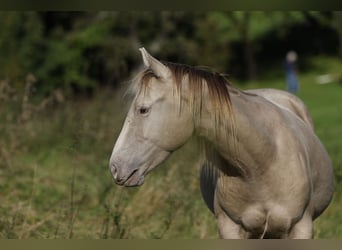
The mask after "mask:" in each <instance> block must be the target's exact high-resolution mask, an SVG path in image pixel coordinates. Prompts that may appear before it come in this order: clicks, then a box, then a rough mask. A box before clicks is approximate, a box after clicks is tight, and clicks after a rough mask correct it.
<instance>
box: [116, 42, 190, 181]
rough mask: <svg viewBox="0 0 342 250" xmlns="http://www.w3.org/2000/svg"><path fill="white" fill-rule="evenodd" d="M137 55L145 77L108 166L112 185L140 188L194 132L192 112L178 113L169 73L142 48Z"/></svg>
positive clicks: (140, 79)
mask: <svg viewBox="0 0 342 250" xmlns="http://www.w3.org/2000/svg"><path fill="white" fill-rule="evenodd" d="M140 51H141V53H142V57H143V61H144V64H145V66H146V67H148V71H145V72H146V73H148V75H147V74H145V77H144V76H142V77H140V78H139V80H138V81H139V82H138V83H137V84H138V91H137V93H136V95H135V98H134V100H133V103H132V104H131V107H130V110H129V112H128V114H127V117H126V120H125V123H124V125H123V128H122V130H121V133H120V135H119V137H118V139H117V141H116V143H115V146H114V149H113V152H112V156H111V158H110V164H109V167H110V170H111V172H112V174H113V177H114V179H115V182H116V183H117V184H119V185H124V186H139V185H141V184H143V182H144V176H145V175H146V174H147V173H148V172H150V171H151V170H152V169H153V168H155V167H156V166H157V165H159V164H160V163H161V162H162V161H164V160H165V159H166V158H167V157H168V156H169V155H170V153H172V152H173V151H174V150H176V149H177V148H179V147H180V146H182V145H183V144H184V143H185V142H186V141H187V140H188V139H189V138H190V137H191V135H192V133H193V130H194V124H193V120H192V115H191V112H190V111H189V110H187V109H184V108H182V109H180V101H179V98H176V96H177V95H175V94H174V93H175V84H174V82H173V81H174V77H173V76H172V72H171V71H170V69H169V68H168V67H167V66H165V65H164V64H163V63H161V62H160V61H158V60H157V59H155V58H154V57H152V56H151V55H149V54H148V53H147V51H146V50H145V49H144V48H142V49H140ZM147 76H148V77H147ZM178 97H180V96H179V95H178Z"/></svg>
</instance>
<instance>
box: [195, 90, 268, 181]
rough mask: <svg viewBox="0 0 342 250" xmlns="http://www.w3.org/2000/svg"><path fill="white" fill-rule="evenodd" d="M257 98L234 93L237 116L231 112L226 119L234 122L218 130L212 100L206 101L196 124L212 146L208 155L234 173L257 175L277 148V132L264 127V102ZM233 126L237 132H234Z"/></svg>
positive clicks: (234, 106) (198, 132)
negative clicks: (275, 138) (214, 120)
mask: <svg viewBox="0 0 342 250" xmlns="http://www.w3.org/2000/svg"><path fill="white" fill-rule="evenodd" d="M254 98H257V97H252V96H250V97H249V96H246V95H245V94H242V93H240V92H239V91H236V92H234V93H232V94H231V100H232V107H233V112H234V117H235V118H234V119H232V116H231V115H227V117H224V120H225V121H226V122H234V124H233V126H219V127H218V128H216V129H215V125H214V124H213V117H212V113H213V112H212V111H211V110H210V108H211V106H210V103H204V107H205V108H204V109H203V110H202V115H201V118H200V121H199V123H198V125H197V127H196V130H197V135H199V136H200V137H202V138H205V141H207V143H206V144H208V145H210V146H209V147H208V146H207V147H206V148H210V150H209V151H208V150H207V151H208V152H210V153H207V158H208V157H209V158H211V160H213V161H215V162H216V163H217V164H218V165H220V166H218V167H219V168H221V169H224V168H226V170H227V171H228V172H230V173H233V174H236V173H238V174H240V175H253V174H254V172H255V171H262V169H260V168H264V167H266V166H267V161H269V160H271V159H272V154H273V153H274V150H275V147H274V142H273V141H272V140H271V138H272V135H271V134H272V133H273V131H269V130H268V129H267V128H266V127H264V125H265V124H264V122H263V121H262V119H264V118H265V117H263V115H262V114H263V112H262V110H260V108H262V106H263V105H262V103H260V100H258V99H254ZM207 99H208V98H207ZM260 105H261V106H260ZM232 127H233V128H235V131H231V129H232ZM227 130H228V131H227ZM217 158H219V160H217ZM255 168H258V169H255ZM228 174H229V173H228Z"/></svg>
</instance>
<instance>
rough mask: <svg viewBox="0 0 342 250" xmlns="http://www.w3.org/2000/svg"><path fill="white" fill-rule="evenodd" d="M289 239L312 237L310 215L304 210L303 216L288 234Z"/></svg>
mask: <svg viewBox="0 0 342 250" xmlns="http://www.w3.org/2000/svg"><path fill="white" fill-rule="evenodd" d="M289 238H290V239H312V238H313V222H312V217H311V215H310V214H309V213H308V212H307V211H306V212H305V213H304V215H303V217H302V218H301V219H300V220H299V221H298V222H297V224H295V225H294V226H293V227H292V229H291V231H290V234H289Z"/></svg>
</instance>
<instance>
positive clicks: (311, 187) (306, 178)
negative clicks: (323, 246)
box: [109, 48, 334, 238]
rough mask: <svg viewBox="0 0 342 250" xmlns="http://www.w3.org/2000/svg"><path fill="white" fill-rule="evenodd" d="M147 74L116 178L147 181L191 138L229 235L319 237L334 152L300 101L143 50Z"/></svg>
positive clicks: (113, 164) (123, 138)
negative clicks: (198, 143) (245, 87)
mask: <svg viewBox="0 0 342 250" xmlns="http://www.w3.org/2000/svg"><path fill="white" fill-rule="evenodd" d="M140 50H141V53H142V57H143V61H144V64H145V66H146V67H147V69H146V70H144V71H143V72H141V73H140V74H139V75H138V76H137V78H136V81H135V84H134V85H133V86H132V89H133V90H134V92H135V98H134V100H133V103H132V105H131V107H130V110H129V112H128V114H127V117H126V120H125V122H124V125H123V128H122V131H121V133H120V135H119V137H118V139H117V141H116V143H115V146H114V149H113V152H112V155H111V158H110V164H109V167H110V170H111V172H112V174H113V177H114V179H115V182H116V183H117V184H119V185H124V186H139V185H142V184H143V182H144V178H145V176H146V174H147V173H149V172H150V171H151V170H152V169H153V168H155V167H156V166H157V165H159V164H160V163H161V162H163V161H164V160H165V159H166V158H167V157H168V156H169V155H170V154H171V153H172V152H173V151H175V150H177V149H179V148H180V147H182V145H184V144H185V143H186V142H187V141H188V140H189V139H190V137H192V136H196V137H198V138H201V139H202V141H203V144H204V145H205V147H204V148H205V150H204V151H205V152H204V156H203V164H202V167H201V173H200V185H201V191H202V195H203V198H204V200H205V202H206V204H207V206H208V207H209V209H210V210H211V211H212V212H213V213H214V214H215V217H216V219H217V225H218V230H219V234H220V236H221V237H222V238H312V237H313V220H314V219H315V218H317V217H318V216H319V215H320V214H321V213H322V212H323V211H324V210H325V209H326V208H327V206H328V204H329V203H330V201H331V199H332V196H333V192H334V177H333V171H332V166H331V161H330V159H329V156H328V154H327V152H326V150H325V148H324V146H323V145H322V143H321V142H320V140H319V139H318V138H317V136H316V135H315V133H314V128H313V123H312V120H311V117H310V115H309V113H308V111H307V109H306V107H305V106H304V104H303V103H302V101H301V100H299V99H298V98H297V97H295V96H293V95H291V94H289V93H287V92H283V91H280V90H273V89H257V90H249V91H241V90H239V89H237V88H234V87H232V86H231V85H230V84H229V82H228V81H227V79H226V78H225V77H224V76H222V75H221V74H218V73H215V72H210V71H207V70H203V69H200V68H196V67H191V66H187V65H181V64H174V63H169V62H160V61H158V60H157V59H155V58H154V57H152V56H151V55H150V54H149V53H148V52H147V51H146V50H145V49H144V48H142V49H140Z"/></svg>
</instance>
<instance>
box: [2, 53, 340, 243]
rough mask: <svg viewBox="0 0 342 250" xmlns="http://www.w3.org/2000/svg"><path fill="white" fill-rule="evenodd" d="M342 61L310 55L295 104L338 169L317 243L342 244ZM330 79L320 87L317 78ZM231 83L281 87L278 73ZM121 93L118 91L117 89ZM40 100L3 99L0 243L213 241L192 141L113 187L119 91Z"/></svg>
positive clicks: (122, 101)
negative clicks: (133, 180) (129, 183)
mask: <svg viewBox="0 0 342 250" xmlns="http://www.w3.org/2000/svg"><path fill="white" fill-rule="evenodd" d="M341 69H342V61H341V60H340V59H337V58H325V57H317V58H313V59H312V62H311V66H310V67H309V69H308V70H307V71H305V72H299V79H300V92H299V93H298V95H299V97H300V98H302V100H303V101H304V102H305V103H306V104H307V106H308V108H309V110H310V112H311V115H312V117H313V120H314V123H315V130H316V133H317V135H318V137H319V138H320V139H321V140H322V142H323V143H324V145H325V146H326V148H327V150H328V152H329V154H330V156H331V159H332V162H333V165H334V170H335V180H336V193H335V195H334V198H333V201H332V203H331V205H330V206H329V208H328V209H327V210H326V211H325V212H324V213H323V215H322V216H321V217H319V218H318V219H317V220H316V221H315V238H321V239H340V238H342V184H341V181H342V154H341V149H342V140H341V135H342V82H341V78H342V71H341ZM326 74H330V76H331V80H330V82H329V83H327V84H318V78H317V77H318V76H320V75H326ZM232 82H233V85H235V86H237V87H239V88H243V89H248V88H262V87H273V88H279V89H284V88H285V83H284V76H283V75H282V74H281V73H278V74H274V76H270V77H268V78H267V79H260V80H258V81H255V82H247V83H241V82H237V81H234V80H233V81H232ZM124 88H125V86H124V84H123V87H122V89H124ZM45 101H46V102H45V103H46V105H44V103H43V102H44V100H43V101H37V100H36V99H35V98H34V95H33V96H32V95H30V94H27V93H26V92H25V91H24V92H16V93H12V94H11V93H7V95H5V96H3V97H2V98H0V238H11V239H12V238H14V239H27V238H34V239H61V238H62V239H65V238H75V239H98V238H102V239H106V238H115V239H116V238H125V239H127V238H128V239H132V238H139V239H151V238H153V239H155V238H158V239H159V238H162V239H169V238H172V239H173V238H181V239H183V238H196V239H197V238H201V239H203V238H211V239H215V238H218V233H217V230H216V224H215V218H214V216H213V215H212V214H211V213H210V211H209V209H208V208H207V207H206V206H205V204H204V201H203V200H202V197H201V194H200V189H199V178H198V176H199V166H198V162H199V154H200V150H199V149H198V147H197V145H196V143H195V141H192V140H191V141H189V142H188V143H187V144H186V145H185V146H184V147H182V148H181V149H179V150H178V151H177V152H175V153H174V154H173V155H172V156H171V157H170V158H169V159H168V160H167V161H166V162H164V163H163V164H162V165H160V166H159V167H157V168H156V169H155V170H154V171H152V172H151V173H150V174H149V175H148V176H147V177H146V179H145V183H144V185H142V186H141V187H136V188H124V187H120V186H117V185H115V183H114V181H113V179H112V176H111V173H110V171H109V168H108V161H109V158H110V154H111V151H112V148H113V145H114V143H115V140H116V138H117V136H118V134H119V132H120V129H121V126H122V123H123V121H124V118H125V113H126V112H127V109H128V105H129V104H128V102H129V99H128V98H125V97H123V90H121V89H111V88H106V89H98V90H97V91H96V92H95V94H94V95H93V96H91V97H87V98H86V97H83V98H82V97H78V98H77V99H74V100H69V99H67V100H63V96H60V95H59V94H58V93H55V95H54V99H53V100H52V101H51V99H46V100H45Z"/></svg>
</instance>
